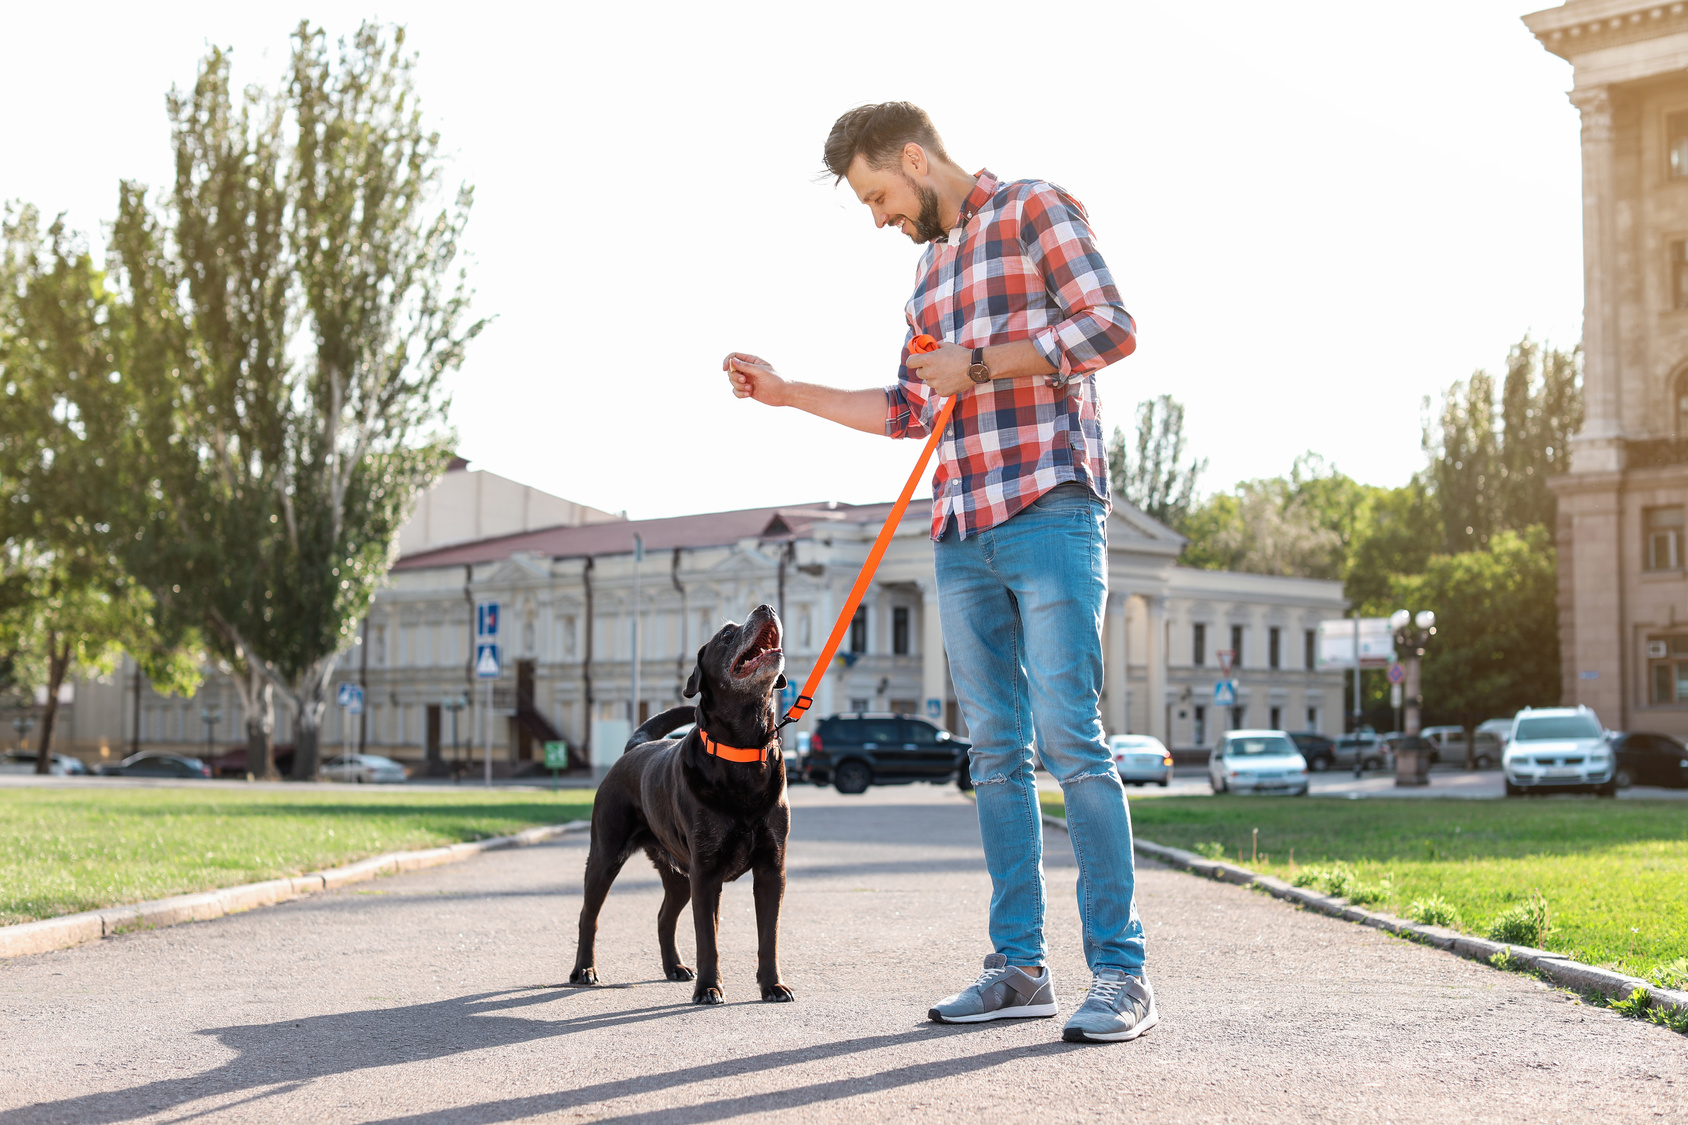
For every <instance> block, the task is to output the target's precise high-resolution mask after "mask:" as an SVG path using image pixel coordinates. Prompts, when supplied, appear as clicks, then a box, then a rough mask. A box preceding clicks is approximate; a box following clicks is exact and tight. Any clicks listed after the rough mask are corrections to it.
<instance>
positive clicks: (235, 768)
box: [211, 742, 293, 777]
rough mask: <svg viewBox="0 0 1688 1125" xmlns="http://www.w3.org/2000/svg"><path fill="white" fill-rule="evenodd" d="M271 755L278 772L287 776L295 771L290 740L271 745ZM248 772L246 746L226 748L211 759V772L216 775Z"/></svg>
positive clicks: (234, 774)
mask: <svg viewBox="0 0 1688 1125" xmlns="http://www.w3.org/2000/svg"><path fill="white" fill-rule="evenodd" d="M270 757H272V758H273V759H274V760H275V768H276V772H277V773H279V774H281V775H282V776H283V777H286V776H287V775H288V774H290V773H292V772H293V745H292V743H288V742H278V743H276V744H274V745H273V746H271V747H270ZM247 772H248V767H247V765H246V747H244V746H236V747H235V748H234V749H232V750H226V751H224V752H223V753H221V754H218V755H217V756H216V757H215V758H212V759H211V773H212V776H214V777H245V776H246V774H247Z"/></svg>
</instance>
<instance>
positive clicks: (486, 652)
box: [475, 615, 500, 680]
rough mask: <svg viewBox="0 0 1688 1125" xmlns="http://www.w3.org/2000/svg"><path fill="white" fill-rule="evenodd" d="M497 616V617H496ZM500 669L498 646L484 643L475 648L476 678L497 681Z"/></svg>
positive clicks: (487, 642)
mask: <svg viewBox="0 0 1688 1125" xmlns="http://www.w3.org/2000/svg"><path fill="white" fill-rule="evenodd" d="M494 616H496V615H494ZM499 671H500V668H499V665H498V646H497V645H495V644H493V643H491V642H489V641H482V642H481V643H480V644H478V645H476V646H475V678H476V679H480V680H496V679H497V678H498V674H499Z"/></svg>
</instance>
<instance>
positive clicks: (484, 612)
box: [475, 602, 498, 637]
mask: <svg viewBox="0 0 1688 1125" xmlns="http://www.w3.org/2000/svg"><path fill="white" fill-rule="evenodd" d="M475 636H477V637H496V636H498V603H497V602H481V603H480V604H479V605H477V606H476V607H475Z"/></svg>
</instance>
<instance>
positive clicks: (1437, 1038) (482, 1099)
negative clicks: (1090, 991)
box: [0, 785, 1688, 1125]
mask: <svg viewBox="0 0 1688 1125" xmlns="http://www.w3.org/2000/svg"><path fill="white" fill-rule="evenodd" d="M792 801H793V805H794V806H795V809H794V824H795V830H794V836H793V842H792V847H791V856H790V859H791V862H790V884H789V892H788V896H787V899H786V912H785V922H784V927H783V934H784V941H783V952H784V956H783V962H784V970H785V975H786V980H787V982H788V983H790V984H791V985H792V987H793V988H794V989H795V990H796V993H797V997H798V999H797V1002H796V1003H795V1004H783V1005H781V1004H764V1003H761V1002H760V1001H759V1000H757V999H756V996H757V992H756V988H755V981H754V972H755V924H754V919H753V916H752V912H751V894H750V887H749V886H748V880H741V881H740V883H738V884H734V885H732V886H729V887H728V889H727V893H726V895H725V896H724V898H723V905H722V910H723V920H722V950H723V968H724V977H725V986H726V992H727V999H728V1003H727V1004H726V1005H724V1006H722V1007H717V1008H695V1007H693V1006H692V1005H691V1004H690V1003H689V1002H688V999H689V995H690V985H688V984H674V983H670V982H668V981H666V980H663V979H661V978H660V970H659V960H658V955H657V948H656V936H655V925H654V920H655V916H656V910H657V904H658V902H659V901H660V898H661V888H660V883H659V882H658V880H657V878H656V875H655V872H654V871H652V870H651V869H650V867H649V866H648V865H647V864H646V863H645V862H644V861H643V860H642V859H635V860H633V861H632V862H630V863H629V865H628V868H627V869H626V871H625V872H624V873H623V876H622V878H621V880H620V881H619V882H618V883H617V885H616V887H615V889H614V890H613V891H612V892H611V895H610V898H609V902H608V904H607V906H606V908H605V911H604V914H603V919H602V926H601V936H600V939H599V961H598V965H599V971H600V973H601V975H602V978H603V980H604V982H605V984H604V986H602V987H599V988H596V989H576V988H568V987H562V986H560V984H559V982H562V981H564V980H565V979H566V977H567V973H568V969H569V966H570V964H571V962H572V958H573V953H574V936H573V931H574V927H575V921H576V914H577V911H578V908H579V901H580V877H581V870H582V866H583V863H584V859H585V841H584V840H583V839H582V838H580V837H578V836H576V837H568V838H564V839H562V840H560V841H558V842H555V843H552V844H548V845H543V846H538V847H533V848H526V849H518V850H511V851H502V852H492V853H488V854H486V855H483V856H481V857H479V858H477V859H474V860H471V861H469V862H466V863H462V864H457V865H454V866H449V867H441V868H433V869H430V870H426V871H420V872H414V873H411V874H407V875H402V876H395V877H392V878H388V879H383V880H378V881H376V882H374V883H365V884H361V885H358V886H355V887H350V888H347V889H345V890H343V891H339V892H333V893H328V894H323V895H317V896H312V897H310V898H306V899H302V900H298V901H295V902H291V903H287V904H284V905H281V906H276V907H271V908H267V909H262V910H256V911H252V912H250V913H247V914H242V915H236V916H233V917H228V918H222V919H217V920H215V921H211V922H203V923H195V924H191V925H183V926H176V927H171V928H167V929H162V930H156V931H151V932H142V933H135V934H130V935H126V936H121V937H116V938H112V939H108V940H106V941H102V942H99V943H97V944H92V945H88V946H82V947H79V948H74V949H68V950H62V951H59V952H56V953H49V954H41V955H37V956H32V957H23V958H16V959H12V960H8V961H5V962H0V1125H21V1123H24V1122H30V1123H34V1122H75V1123H106V1122H130V1121H148V1122H181V1121H188V1120H196V1121H197V1120H202V1119H203V1120H210V1121H218V1122H222V1121H289V1122H294V1121H298V1122H315V1121H325V1122H341V1121H360V1122H442V1123H443V1122H453V1123H455V1122H467V1123H483V1122H484V1123H491V1122H510V1121H530V1120H544V1121H580V1120H593V1121H635V1120H636V1121H641V1122H643V1121H658V1122H713V1121H722V1120H726V1119H729V1118H740V1117H745V1118H754V1119H764V1120H780V1121H794V1122H795V1121H803V1122H810V1121H821V1122H828V1121H852V1122H853V1121H863V1120H866V1121H885V1120H898V1121H951V1120H961V1119H967V1120H989V1121H992V1122H1018V1121H1026V1122H1039V1123H1043V1122H1064V1121H1095V1120H1122V1119H1127V1118H1133V1119H1142V1120H1147V1121H1169V1122H1179V1121H1249V1122H1254V1121H1279V1120H1283V1121H1331V1122H1337V1121H1341V1122H1345V1123H1346V1122H1353V1121H1436V1122H1438V1123H1441V1122H1458V1121H1494V1120H1499V1119H1508V1120H1517V1121H1579V1122H1582V1121H1589V1120H1598V1121H1602V1122H1628V1121H1646V1122H1658V1121H1667V1122H1669V1121H1675V1122H1688V1037H1683V1036H1681V1035H1677V1034H1675V1033H1673V1032H1670V1031H1666V1030H1665V1029H1663V1028H1659V1027H1654V1026H1651V1025H1648V1024H1644V1023H1641V1022H1639V1021H1636V1020H1627V1019H1623V1018H1621V1017H1618V1016H1615V1015H1612V1014H1610V1013H1607V1012H1604V1011H1601V1010H1597V1009H1591V1008H1588V1007H1585V1006H1583V1005H1581V1004H1579V1003H1577V1002H1575V1001H1574V1000H1573V999H1572V998H1569V997H1567V996H1565V995H1564V994H1562V993H1559V992H1555V991H1552V990H1549V989H1547V988H1546V987H1544V986H1542V985H1540V984H1538V983H1536V982H1534V981H1532V980H1530V979H1528V978H1525V977H1522V976H1518V975H1514V974H1508V973H1502V972H1499V971H1496V970H1493V969H1490V968H1487V967H1485V966H1481V965H1476V964H1473V963H1471V962H1467V961H1464V960H1461V959H1459V958H1456V957H1453V956H1451V955H1448V954H1445V953H1441V952H1438V951H1436V950H1433V949H1429V948H1425V947H1422V946H1417V945H1413V944H1409V943H1406V942H1402V941H1400V940H1397V939H1395V938H1392V937H1389V936H1388V935H1385V934H1382V933H1380V932H1378V931H1376V930H1371V929H1367V928H1365V927H1360V926H1355V925H1352V924H1349V923H1345V922H1342V921H1338V920H1336V919H1332V918H1327V917H1324V916H1322V915H1317V914H1308V913H1303V912H1300V911H1297V910H1295V909H1292V908H1291V907H1289V906H1287V905H1286V904H1284V903H1282V902H1279V901H1277V900H1275V899H1271V898H1268V897H1266V896H1263V895H1258V894H1255V893H1253V892H1250V891H1247V890H1244V889H1241V888H1238V887H1233V886H1229V885H1224V884H1218V883H1213V882H1208V881H1205V880H1201V879H1198V878H1195V877H1193V876H1190V875H1187V874H1184V873H1181V872H1175V871H1171V870H1167V869H1163V868H1157V867H1154V866H1152V865H1148V864H1142V865H1140V878H1139V894H1140V905H1141V910H1142V913H1143V916H1144V919H1145V921H1146V924H1147V927H1148V933H1149V941H1150V957H1151V961H1150V976H1151V979H1152V980H1153V982H1154V983H1155V986H1156V989H1157V992H1158V995H1159V1001H1160V1008H1161V1015H1162V1023H1161V1025H1160V1026H1159V1027H1158V1028H1156V1029H1155V1030H1153V1031H1152V1032H1150V1033H1149V1034H1148V1035H1146V1036H1145V1037H1143V1038H1142V1039H1140V1040H1138V1041H1136V1042H1134V1043H1128V1044H1111V1045H1091V1044H1069V1043H1063V1042H1061V1040H1060V1020H1059V1019H1057V1020H1032V1021H1023V1022H1014V1023H1007V1024H982V1025H971V1026H961V1027H943V1026H936V1025H933V1024H930V1023H928V1022H927V1021H926V1018H925V1013H926V1009H927V1007H928V1006H929V1005H930V1004H931V1002H932V1001H933V1000H934V999H936V998H938V997H940V996H942V995H944V994H945V993H948V992H950V991H953V990H955V989H956V988H957V987H959V986H961V985H963V984H965V983H966V982H967V981H969V980H971V978H972V977H973V975H974V974H975V973H976V971H977V965H978V963H979V960H980V959H981V958H982V957H983V956H984V954H985V953H987V952H988V951H989V950H988V948H987V946H986V944H985V939H984V912H985V906H986V903H987V900H988V896H989V882H988V880H987V878H986V876H985V875H984V873H983V870H982V862H981V857H980V848H979V838H978V828H977V822H976V820H975V817H974V813H973V808H972V805H971V803H970V802H969V801H967V800H966V799H965V798H963V797H961V796H960V795H959V794H957V793H956V792H955V790H954V789H953V788H952V787H935V786H926V785H916V786H908V787H902V788H890V789H874V790H872V791H870V793H869V794H867V795H866V796H864V797H855V798H849V797H841V796H839V795H838V794H836V793H833V792H832V791H830V790H818V789H814V788H812V787H805V788H800V789H798V790H795V791H794V792H793V796H792ZM1048 844H1049V847H1048V853H1047V860H1046V863H1047V868H1048V875H1049V880H1050V890H1051V895H1050V927H1049V931H1050V940H1051V960H1052V968H1053V971H1054V973H1055V980H1056V986H1057V991H1058V993H1059V996H1060V1000H1061V1003H1062V1007H1063V1011H1070V1010H1071V1009H1072V1007H1073V1006H1074V1004H1075V1003H1076V1001H1077V994H1078V992H1079V991H1080V990H1081V988H1082V987H1083V985H1084V984H1085V983H1086V982H1087V976H1086V973H1085V970H1084V965H1083V961H1082V956H1081V952H1080V947H1079V938H1078V928H1077V910H1076V904H1075V902H1074V895H1073V889H1074V874H1075V871H1074V865H1073V859H1072V854H1071V851H1070V849H1069V847H1068V845H1067V842H1066V839H1065V836H1064V834H1062V833H1061V832H1059V831H1051V832H1050V833H1049V834H1048ZM681 932H682V938H681V949H682V952H683V954H688V955H689V952H690V948H691V942H690V940H689V939H688V938H687V937H686V936H685V934H686V924H685V922H684V921H683V922H682V927H681Z"/></svg>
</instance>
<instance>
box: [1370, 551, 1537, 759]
mask: <svg viewBox="0 0 1688 1125" xmlns="http://www.w3.org/2000/svg"><path fill="white" fill-rule="evenodd" d="M1556 574H1557V571H1556V560H1555V557H1554V550H1553V542H1552V539H1551V538H1550V537H1549V535H1548V532H1547V529H1546V528H1544V527H1541V526H1539V525H1538V526H1536V527H1532V528H1528V529H1526V530H1524V531H1522V532H1517V531H1511V530H1505V531H1499V532H1496V533H1495V534H1494V535H1492V536H1491V537H1490V539H1489V542H1488V544H1487V545H1486V546H1485V547H1484V548H1483V549H1481V550H1472V551H1463V552H1460V553H1459V554H1451V555H1450V554H1443V555H1436V556H1434V557H1432V558H1430V559H1429V560H1428V562H1427V563H1426V565H1425V568H1424V572H1423V573H1422V574H1415V575H1400V576H1397V577H1396V578H1395V579H1394V580H1393V581H1392V582H1391V584H1390V595H1391V598H1392V600H1393V601H1394V602H1395V604H1397V605H1401V606H1409V607H1411V608H1413V609H1414V610H1421V609H1429V610H1434V611H1435V613H1436V635H1435V636H1434V637H1432V638H1431V640H1430V643H1429V644H1428V645H1426V646H1425V655H1424V665H1423V669H1424V670H1423V676H1424V680H1423V686H1424V698H1425V703H1426V706H1427V709H1428V710H1430V711H1431V712H1433V713H1434V714H1436V715H1439V716H1441V717H1443V718H1444V719H1448V720H1452V721H1454V722H1457V723H1459V724H1460V725H1461V726H1463V727H1465V733H1466V746H1467V747H1468V748H1469V747H1471V746H1473V745H1474V742H1473V737H1472V734H1473V730H1474V728H1475V727H1476V725H1477V724H1478V723H1480V722H1482V721H1483V720H1484V719H1487V718H1491V717H1493V716H1495V715H1510V714H1512V713H1513V712H1515V711H1517V710H1518V709H1520V708H1522V707H1550V706H1553V705H1555V704H1557V703H1558V701H1559V690H1560V676H1559V621H1558V579H1557V577H1556ZM1468 764H1469V763H1468Z"/></svg>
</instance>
